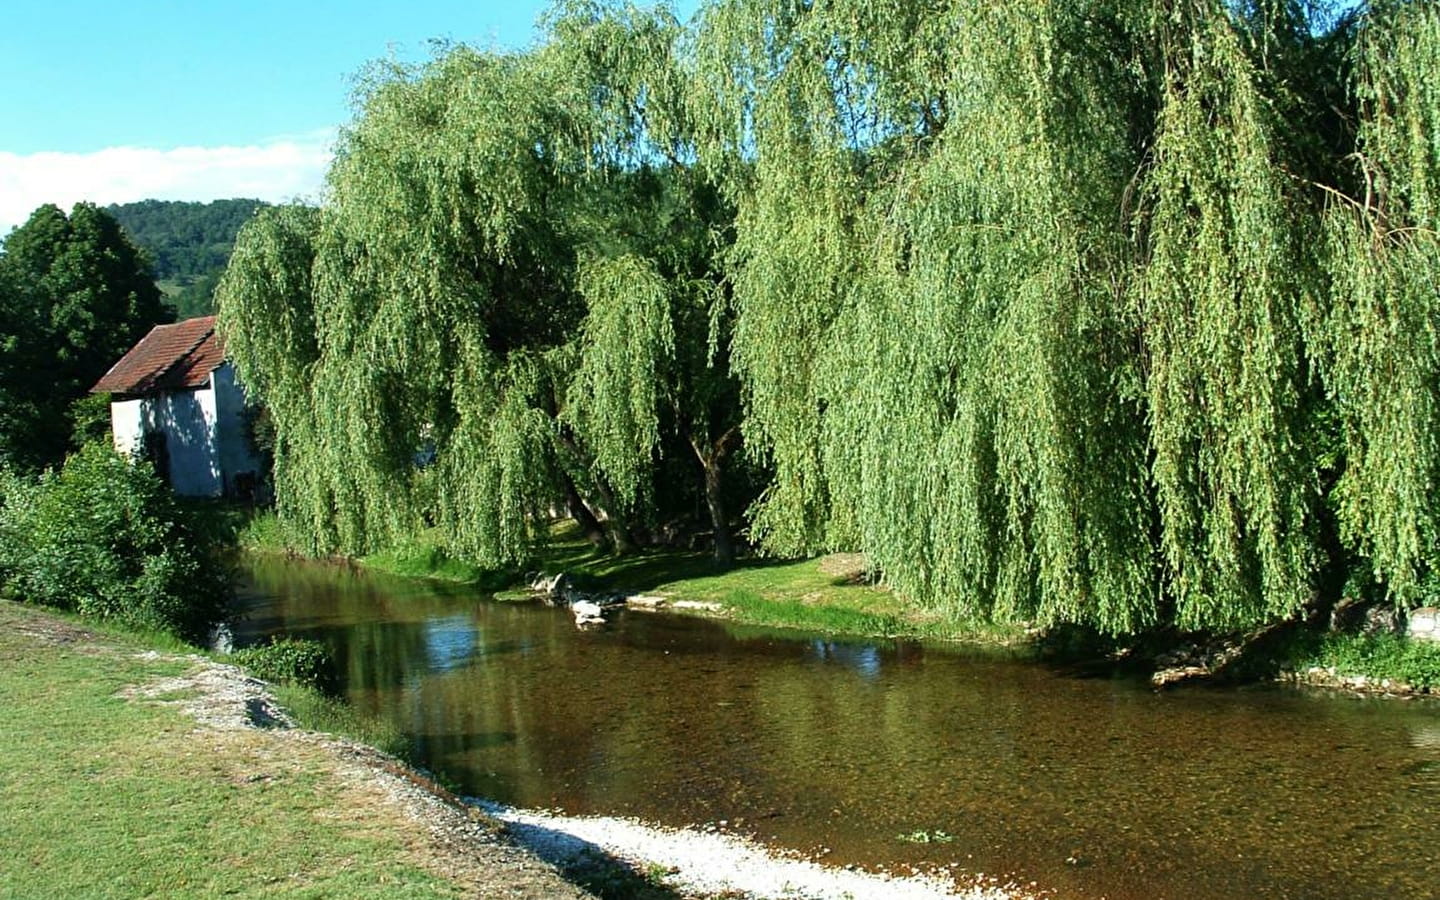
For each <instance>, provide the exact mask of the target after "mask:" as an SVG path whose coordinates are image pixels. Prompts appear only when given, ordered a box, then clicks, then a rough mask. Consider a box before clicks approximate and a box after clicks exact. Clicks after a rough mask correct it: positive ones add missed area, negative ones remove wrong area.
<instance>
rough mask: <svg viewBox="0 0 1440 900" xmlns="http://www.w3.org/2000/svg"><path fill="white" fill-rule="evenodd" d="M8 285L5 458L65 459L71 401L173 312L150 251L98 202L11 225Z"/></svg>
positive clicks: (49, 208) (31, 461)
mask: <svg viewBox="0 0 1440 900" xmlns="http://www.w3.org/2000/svg"><path fill="white" fill-rule="evenodd" d="M0 286H3V287H4V289H5V291H6V295H5V297H4V299H3V302H4V312H5V322H4V326H3V327H4V328H5V332H6V333H5V335H4V338H3V341H4V347H3V348H0V353H3V361H0V367H3V368H0V376H3V379H4V384H3V385H0V391H3V393H4V395H5V398H6V400H7V403H6V406H7V411H6V413H5V422H4V429H3V434H0V456H3V457H4V458H5V459H7V460H9V461H10V462H12V463H13V464H16V465H20V466H24V467H38V466H42V465H48V464H52V463H56V462H59V461H60V459H61V458H62V457H63V456H64V453H65V450H66V448H67V444H68V442H69V440H70V436H71V432H72V427H73V423H72V422H71V419H70V412H69V407H70V405H71V404H72V403H73V402H75V401H76V400H78V399H80V398H81V397H83V396H84V395H85V393H86V391H88V390H89V388H90V386H91V385H92V384H94V383H95V381H96V380H97V379H98V378H99V377H100V376H101V375H103V374H104V373H105V371H106V370H107V369H109V368H110V366H111V365H113V364H114V363H115V362H116V360H118V359H119V358H120V357H121V356H122V355H124V353H125V352H126V351H127V350H129V349H130V347H131V346H133V345H134V344H135V342H136V341H138V340H139V339H140V338H141V337H142V336H144V335H145V333H146V332H148V331H149V330H150V329H151V327H153V326H154V325H156V324H159V323H161V322H165V321H168V315H169V313H168V310H167V309H166V308H165V306H164V304H163V303H162V302H161V297H160V291H159V290H158V289H157V288H156V287H155V281H154V279H153V278H152V277H151V274H150V268H149V264H148V263H147V262H146V260H145V258H144V256H143V254H141V253H140V251H139V250H138V249H136V247H135V246H134V244H132V243H131V242H130V240H129V238H127V237H126V235H125V233H124V231H123V230H122V229H121V228H120V226H119V224H118V223H117V222H116V221H115V220H114V218H112V217H111V216H110V215H109V214H107V213H106V212H104V211H103V210H101V209H98V208H97V207H95V206H94V205H93V204H89V203H80V204H76V206H75V207H74V209H73V210H72V211H71V213H70V215H69V216H66V215H65V213H64V212H62V211H61V210H60V209H59V208H57V207H55V206H53V205H48V204H47V205H46V206H42V207H40V208H39V209H37V210H36V211H35V212H34V213H33V214H32V215H31V216H30V218H29V220H28V221H26V223H25V224H24V225H21V226H20V227H18V228H16V229H15V230H13V231H12V232H10V234H9V235H8V236H7V237H6V239H5V244H4V249H3V253H0Z"/></svg>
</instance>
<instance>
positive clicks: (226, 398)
mask: <svg viewBox="0 0 1440 900" xmlns="http://www.w3.org/2000/svg"><path fill="white" fill-rule="evenodd" d="M210 385H211V388H212V389H213V391H214V395H215V412H216V420H215V442H216V446H217V447H218V448H219V451H220V473H221V477H222V478H223V479H224V484H225V489H226V491H228V492H234V491H235V489H236V479H237V478H242V477H243V476H245V475H249V476H251V477H252V478H258V477H259V474H260V461H259V460H258V459H256V458H255V456H254V454H253V453H251V452H250V437H249V435H247V434H246V429H245V391H244V389H243V388H242V387H241V386H240V382H239V381H238V380H236V378H235V367H234V366H232V365H230V363H228V362H227V363H225V364H224V365H223V366H221V367H220V368H218V369H216V370H215V371H214V372H213V373H211V375H210ZM252 488H253V482H252Z"/></svg>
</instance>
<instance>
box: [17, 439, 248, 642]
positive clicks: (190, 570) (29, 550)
mask: <svg viewBox="0 0 1440 900" xmlns="http://www.w3.org/2000/svg"><path fill="white" fill-rule="evenodd" d="M219 549H220V548H219V547H218V546H216V545H215V544H214V541H213V539H212V538H208V537H206V536H205V532H204V531H203V530H201V529H198V528H196V527H195V524H194V523H193V522H192V521H191V516H190V514H189V513H187V512H186V511H185V510H184V509H183V508H182V507H180V506H179V505H178V504H177V503H176V501H175V497H174V495H173V494H172V493H171V492H170V488H169V487H168V486H167V485H165V484H164V483H163V482H162V481H160V479H158V478H156V477H155V475H154V473H153V472H151V471H150V469H149V468H148V467H146V466H143V465H134V464H132V463H131V462H130V461H129V460H127V459H126V458H124V457H122V456H120V455H118V454H117V453H115V451H114V450H112V449H110V448H109V447H108V446H106V445H103V444H91V445H89V446H86V447H85V448H83V449H81V450H80V451H79V452H78V453H76V454H74V455H72V456H71V457H70V458H69V459H67V460H66V461H65V465H64V467H63V468H62V469H61V470H60V471H59V472H54V471H47V472H45V473H44V474H42V475H40V476H38V477H33V478H32V477H26V476H20V475H14V474H11V473H6V474H5V475H4V476H3V477H0V585H3V589H4V591H5V593H6V594H7V595H8V596H11V597H14V598H16V599H19V600H23V601H26V602H30V603H39V604H44V605H46V606H54V607H58V608H60V609H64V610H70V611H74V612H78V613H80V614H81V615H84V616H87V617H91V618H95V619H103V620H109V621H114V622H119V623H121V624H124V625H127V626H130V627H134V628H140V629H149V630H158V631H164V632H168V633H170V634H174V635H176V636H177V637H180V638H182V639H184V640H187V641H190V642H191V643H200V642H201V641H203V640H204V638H205V636H206V634H207V632H208V631H209V629H210V627H211V626H212V625H213V624H214V623H215V622H216V621H218V620H219V619H220V618H221V616H222V615H223V614H224V612H225V607H226V603H227V601H228V598H229V579H228V577H227V572H226V571H225V567H224V565H223V563H222V562H221V558H220V555H219Z"/></svg>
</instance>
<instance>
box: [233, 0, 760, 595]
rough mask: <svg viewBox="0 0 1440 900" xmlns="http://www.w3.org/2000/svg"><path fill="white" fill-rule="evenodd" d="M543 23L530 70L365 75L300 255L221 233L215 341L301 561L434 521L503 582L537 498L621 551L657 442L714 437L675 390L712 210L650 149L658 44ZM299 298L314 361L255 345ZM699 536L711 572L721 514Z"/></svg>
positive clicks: (512, 57)
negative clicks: (272, 425) (254, 407)
mask: <svg viewBox="0 0 1440 900" xmlns="http://www.w3.org/2000/svg"><path fill="white" fill-rule="evenodd" d="M551 28H552V33H553V39H552V40H551V42H550V43H549V44H547V45H546V46H545V47H543V48H541V49H539V50H537V51H535V52H531V53H527V54H493V53H481V52H477V51H474V50H471V49H468V48H465V47H456V48H449V49H446V50H445V51H444V52H442V53H441V54H440V55H439V56H438V57H437V58H436V59H435V60H434V61H433V62H431V63H429V64H427V65H424V66H420V67H417V68H407V67H400V66H395V65H384V66H379V67H376V68H375V69H374V70H372V71H371V72H370V73H369V74H368V75H367V77H366V80H365V83H364V87H363V88H362V90H361V94H360V100H359V107H360V109H361V114H360V116H359V117H358V118H357V120H356V121H355V123H353V125H352V126H351V127H350V128H349V129H348V130H347V131H346V132H345V134H344V135H343V136H342V139H341V142H340V146H339V149H338V152H337V158H336V162H335V164H334V166H333V168H332V170H331V172H330V175H329V182H330V195H329V199H328V202H327V204H326V205H325V207H324V208H323V209H322V210H321V211H320V212H319V213H318V214H316V216H315V219H316V222H315V225H314V227H313V229H312V230H311V234H310V243H309V246H310V247H311V251H310V252H311V258H310V259H309V260H305V259H291V258H285V259H272V258H270V257H269V256H267V255H266V254H267V250H266V248H267V246H268V245H269V244H270V243H272V242H273V241H274V240H275V239H276V236H275V231H276V229H275V228H274V227H273V223H271V222H269V220H262V221H261V223H257V225H256V226H255V228H254V229H253V231H251V232H247V234H246V235H245V236H244V237H243V238H242V241H241V245H242V249H243V250H244V251H245V253H244V254H242V255H241V263H240V264H238V265H237V266H235V267H234V268H233V270H232V271H231V272H230V273H229V274H227V277H226V283H225V289H224V290H222V291H221V293H220V304H221V310H222V326H223V327H224V328H225V330H226V333H227V334H228V333H231V332H233V333H234V334H235V335H236V336H237V337H238V338H239V340H238V341H237V342H236V345H237V348H238V349H237V353H236V359H237V362H238V363H239V366H240V371H241V374H242V376H243V377H244V378H245V379H246V380H247V381H248V382H250V383H252V384H254V385H255V386H256V387H257V389H258V391H259V393H260V394H261V396H263V397H264V399H265V401H266V402H267V403H269V404H270V405H271V406H272V408H276V409H277V415H276V422H277V425H278V426H279V427H280V428H281V429H282V430H284V431H285V432H286V438H285V447H286V452H284V453H282V454H279V455H278V456H277V470H279V471H278V474H277V481H278V483H279V486H280V487H281V489H282V490H283V493H284V496H283V498H282V503H281V511H282V513H283V514H284V515H285V517H286V519H287V521H288V522H290V523H291V524H292V525H293V526H295V527H296V528H297V529H298V530H299V531H300V532H302V533H303V534H304V535H305V536H306V539H307V541H308V543H309V545H310V546H311V548H312V549H316V550H323V551H333V550H340V551H344V552H359V551H365V550H368V549H371V548H374V547H376V546H380V545H384V544H389V543H393V542H396V541H398V540H403V539H405V538H406V537H407V536H409V535H411V534H413V533H414V532H415V531H416V530H417V529H419V528H421V527H423V526H425V525H427V524H434V525H436V526H438V530H439V533H440V534H441V535H443V537H444V539H445V541H446V543H447V546H448V547H449V549H451V550H453V551H455V552H457V553H459V554H463V555H464V556H466V557H468V558H471V559H474V560H476V561H478V562H480V563H481V564H484V565H497V566H498V565H506V564H513V563H516V562H518V561H520V560H523V559H524V558H526V557H527V555H528V554H529V552H530V549H531V546H532V545H533V543H534V542H535V541H536V540H537V539H538V538H540V537H542V536H543V534H544V530H545V527H546V526H545V523H546V521H547V516H546V514H545V513H546V512H547V511H548V510H549V509H551V508H553V507H555V506H557V505H564V506H567V507H568V509H569V512H570V513H571V514H572V515H573V516H575V517H576V518H577V519H578V520H579V521H581V523H582V525H584V526H585V528H586V530H587V532H588V533H590V534H591V535H592V536H593V537H594V538H595V539H596V540H597V541H598V540H601V539H603V538H604V537H605V536H607V533H608V539H609V540H610V541H611V542H613V544H614V546H616V547H617V548H618V549H622V550H623V549H629V548H631V547H633V546H634V545H635V544H636V543H637V536H636V534H637V531H638V530H639V529H638V528H637V527H636V525H637V523H639V522H641V521H643V520H644V519H645V518H646V517H647V516H650V514H651V513H652V512H653V510H654V508H655V503H656V500H657V493H656V491H655V490H654V489H653V486H652V480H653V476H654V471H655V458H656V456H657V454H659V453H660V452H661V449H662V431H667V432H668V431H674V430H676V429H677V428H682V429H684V430H685V431H686V435H687V436H688V437H690V438H692V439H703V438H705V436H706V435H708V433H709V429H710V428H711V426H712V425H715V424H722V420H723V418H724V412H723V411H722V412H720V413H715V414H713V415H711V414H710V413H712V409H711V407H713V406H715V405H716V402H715V400H714V398H711V399H706V398H703V397H702V396H701V395H702V394H703V391H697V390H695V389H693V388H694V385H695V384H696V383H699V382H703V381H706V379H705V378H704V377H703V376H700V377H696V376H694V374H693V373H682V372H681V371H680V366H682V365H689V364H694V362H695V354H694V353H692V352H690V350H689V348H690V346H691V345H693V344H695V343H696V342H699V343H701V344H702V345H703V344H705V343H706V342H707V340H709V335H710V334H711V333H712V332H713V329H710V330H708V331H707V330H706V329H704V328H703V327H702V328H701V329H700V330H699V331H698V332H697V330H696V328H695V327H693V324H694V319H695V316H694V315H693V314H692V307H695V306H696V305H697V304H698V305H700V306H701V307H715V306H716V305H717V301H716V299H715V294H716V291H714V290H713V289H711V290H707V289H705V287H704V285H705V284H706V275H707V274H708V270H709V268H710V267H709V266H708V264H707V263H706V258H707V256H708V255H709V254H710V253H712V252H713V246H712V244H711V243H709V241H708V239H709V238H710V237H711V235H710V232H709V230H708V229H710V228H711V227H712V226H717V225H718V224H719V223H721V222H722V221H723V217H724V210H723V207H721V206H719V205H717V204H714V203H711V204H708V205H707V204H705V203H704V202H703V198H701V197H700V196H699V195H700V194H702V193H703V191H700V190H699V189H698V188H697V187H696V185H694V184H691V183H690V180H689V176H688V175H687V174H686V173H685V172H684V171H683V166H682V161H681V160H680V159H678V158H677V157H676V156H675V153H676V150H677V147H678V146H679V145H678V144H677V139H676V138H674V137H666V135H673V134H675V133H676V128H675V126H674V125H673V124H671V123H670V122H669V120H668V119H667V115H668V114H669V113H667V111H668V110H677V109H678V108H679V107H678V105H677V103H676V102H674V101H672V100H667V94H668V93H673V91H672V90H670V88H668V87H667V81H666V77H667V72H669V71H670V70H669V69H668V68H667V62H668V59H669V53H670V43H671V42H673V40H674V38H675V36H676V34H677V33H678V25H677V24H676V23H675V21H674V19H673V16H668V15H666V14H664V13H662V12H659V11H657V12H653V13H649V14H641V13H639V12H637V11H634V10H629V9H628V8H627V9H623V10H621V11H619V12H616V11H604V10H598V9H595V8H592V7H590V6H589V5H585V4H573V5H571V6H567V7H560V8H557V10H556V11H555V13H554V17H553V21H552V23H551ZM617 47H618V48H622V49H623V51H624V52H622V53H620V54H619V55H617V54H616V53H614V52H612V48H617ZM597 54H599V55H598V56H597ZM662 151H663V152H662ZM677 197H678V198H679V199H676V198H677ZM702 207H703V208H702ZM707 217H708V218H707ZM695 232H698V233H699V234H700V235H701V236H702V238H703V239H702V240H696V239H693V238H692V237H689V236H688V235H690V234H691V233H695ZM662 238H663V241H662ZM251 243H253V245H254V246H251ZM662 244H663V245H662ZM252 257H253V258H255V259H256V260H257V261H258V262H257V264H256V265H254V266H251V265H249V264H248V263H247V262H246V261H247V260H249V259H250V258H252ZM307 262H308V263H309V265H308V266H307V267H305V269H304V271H303V272H301V270H300V269H298V268H297V269H296V270H295V272H294V273H290V271H289V270H288V269H286V270H285V271H286V273H287V275H286V278H292V279H293V280H294V281H295V282H296V283H300V282H304V283H305V285H306V289H307V290H308V291H309V292H310V293H309V295H308V296H307V297H306V298H304V299H303V301H302V300H299V299H296V298H295V297H294V296H292V293H293V292H291V291H290V289H289V284H288V282H285V283H282V282H284V279H280V280H278V281H277V279H276V278H274V277H271V275H272V273H273V272H274V271H276V270H279V269H282V268H284V267H285V266H287V265H292V264H293V265H295V266H304V265H305V264H306V263H307ZM697 283H698V284H699V285H700V286H699V287H697ZM709 284H710V287H711V288H713V287H714V285H713V281H711V282H709ZM294 303H303V304H304V305H305V306H306V307H307V308H308V309H309V310H311V314H310V316H311V322H312V337H311V340H312V345H307V346H305V347H300V346H298V345H295V344H292V343H287V342H285V341H270V342H267V341H265V340H263V339H262V338H259V337H258V335H261V334H263V333H265V332H266V331H267V330H268V329H269V328H270V327H272V325H273V324H275V322H276V317H277V316H280V315H284V314H285V313H284V310H285V309H286V308H287V307H289V306H290V305H292V304H294ZM701 321H702V322H704V321H708V320H707V319H705V318H704V317H703V316H702V318H701ZM252 337H253V339H251V338H252ZM704 364H705V365H706V366H707V367H708V368H710V369H713V370H716V371H717V373H718V374H717V377H718V378H719V379H720V380H721V381H723V380H724V379H725V378H726V377H728V376H725V375H724V372H723V366H719V367H716V366H715V365H714V360H713V358H705V359H704ZM296 373H301V374H300V375H299V377H298V378H297V377H295V376H296ZM711 380H713V379H711ZM292 388H293V389H292ZM722 393H723V392H722ZM719 399H720V400H721V401H723V397H720V398H719ZM730 406H731V407H733V404H730ZM712 420H713V421H712ZM702 426H703V427H702ZM430 458H433V465H428V466H425V465H417V460H420V461H424V460H426V459H430ZM697 474H698V473H697ZM705 474H706V478H705V480H704V481H703V485H704V486H703V488H697V490H696V492H695V493H696V494H701V493H708V492H709V491H708V489H709V488H710V486H711V484H710V479H709V474H710V473H709V470H708V469H707V470H706V473H705ZM695 481H696V482H697V484H699V483H700V482H701V479H700V478H699V477H696V478H695ZM713 527H714V531H715V533H716V536H717V541H716V543H717V553H718V554H719V555H721V556H722V557H728V556H729V553H730V551H729V545H728V533H724V532H725V529H726V528H728V521H723V520H722V521H720V522H718V524H716V525H714V526H713ZM722 551H723V552H722Z"/></svg>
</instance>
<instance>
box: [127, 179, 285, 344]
mask: <svg viewBox="0 0 1440 900" xmlns="http://www.w3.org/2000/svg"><path fill="white" fill-rule="evenodd" d="M266 205H267V204H265V203H264V202H263V201H260V200H243V199H236V200H215V201H213V202H210V203H195V202H186V201H179V200H141V201H139V202H137V203H124V204H112V205H110V206H108V207H106V211H107V212H109V213H110V214H111V215H113V216H114V217H115V218H116V219H117V220H118V221H119V222H120V224H121V225H122V226H123V227H124V228H125V230H126V231H127V232H129V234H130V236H131V238H132V239H133V240H134V241H135V243H137V244H139V245H140V246H141V247H143V248H144V249H145V251H146V252H147V253H148V254H149V255H150V258H151V260H152V261H153V262H154V264H155V279H156V281H157V282H158V283H159V285H160V289H161V290H163V291H164V292H165V297H166V299H167V300H168V301H169V302H170V303H171V304H172V305H174V306H175V309H176V313H177V315H178V316H179V317H180V318H182V319H184V318H189V317H191V316H201V315H208V314H209V313H211V312H213V311H214V304H213V301H212V299H211V296H212V294H213V293H214V291H215V284H216V282H217V281H218V280H219V278H220V273H221V272H223V271H224V270H225V264H226V263H227V262H229V260H230V251H231V250H232V249H233V248H234V246H235V235H236V233H237V232H239V230H240V226H241V225H244V224H245V223H246V222H247V221H249V219H250V217H251V216H253V215H255V211H256V210H257V209H259V208H260V207H262V206H266Z"/></svg>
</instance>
